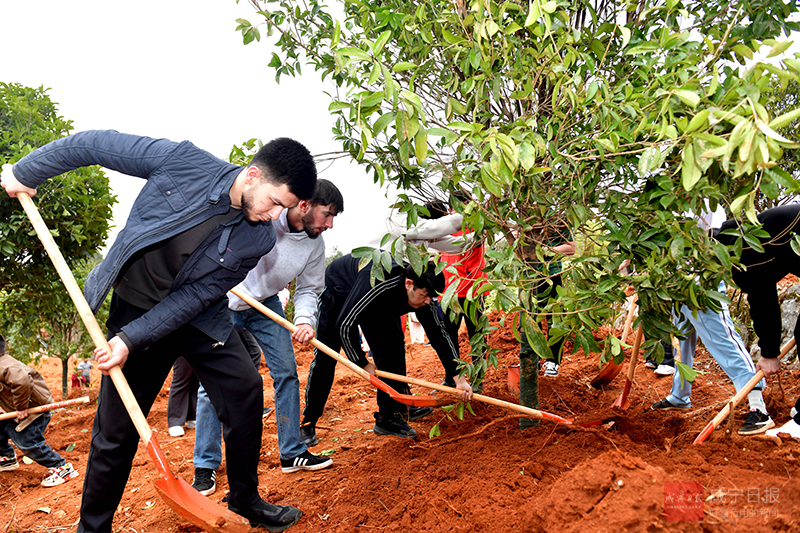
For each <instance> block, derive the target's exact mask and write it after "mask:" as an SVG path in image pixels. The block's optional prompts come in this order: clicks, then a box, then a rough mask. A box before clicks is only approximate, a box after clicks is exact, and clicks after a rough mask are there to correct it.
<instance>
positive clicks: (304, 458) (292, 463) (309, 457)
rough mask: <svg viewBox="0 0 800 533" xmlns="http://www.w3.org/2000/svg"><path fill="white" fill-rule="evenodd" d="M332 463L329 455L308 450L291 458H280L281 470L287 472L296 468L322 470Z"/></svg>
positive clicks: (295, 470) (296, 469)
mask: <svg viewBox="0 0 800 533" xmlns="http://www.w3.org/2000/svg"><path fill="white" fill-rule="evenodd" d="M332 464H333V460H332V459H331V458H330V457H321V456H319V455H314V454H313V453H311V452H309V451H308V450H306V451H304V452H303V453H301V454H300V455H298V456H297V457H293V458H292V459H281V472H283V473H285V474H289V473H291V472H297V471H298V470H322V469H323V468H328V467H329V466H331V465H332Z"/></svg>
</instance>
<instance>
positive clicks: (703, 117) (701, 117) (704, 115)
mask: <svg viewBox="0 0 800 533" xmlns="http://www.w3.org/2000/svg"><path fill="white" fill-rule="evenodd" d="M708 114H709V111H708V109H703V110H702V111H700V112H699V113H697V114H696V115H695V116H694V117H692V120H691V121H690V122H689V127H688V128H686V133H692V132H693V131H694V130H696V129H697V128H699V127H700V126H703V125H704V124H705V123H706V121H707V120H708Z"/></svg>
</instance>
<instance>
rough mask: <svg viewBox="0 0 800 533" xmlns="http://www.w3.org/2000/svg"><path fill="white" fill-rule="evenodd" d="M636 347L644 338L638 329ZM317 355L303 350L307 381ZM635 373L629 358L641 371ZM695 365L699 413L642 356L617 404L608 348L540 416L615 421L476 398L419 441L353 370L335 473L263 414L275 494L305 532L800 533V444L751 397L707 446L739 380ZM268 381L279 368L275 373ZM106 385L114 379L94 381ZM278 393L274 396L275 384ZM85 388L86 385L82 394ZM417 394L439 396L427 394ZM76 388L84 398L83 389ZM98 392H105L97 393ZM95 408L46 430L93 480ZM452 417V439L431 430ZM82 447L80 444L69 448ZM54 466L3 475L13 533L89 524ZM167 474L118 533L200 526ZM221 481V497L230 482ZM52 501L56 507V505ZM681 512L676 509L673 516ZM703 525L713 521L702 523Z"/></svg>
mask: <svg viewBox="0 0 800 533" xmlns="http://www.w3.org/2000/svg"><path fill="white" fill-rule="evenodd" d="M496 319H497V317H496V316H495V320H494V323H495V325H497V326H498V327H499V329H498V331H495V332H494V333H493V334H492V336H491V338H490V344H491V345H492V346H494V347H496V348H498V349H499V350H500V355H499V357H498V359H499V366H498V368H497V369H493V370H490V372H489V374H488V376H487V379H486V384H485V394H487V395H488V396H493V397H496V398H500V399H502V400H506V401H511V402H514V401H516V398H515V397H514V396H513V395H512V394H510V393H509V392H508V388H507V369H508V367H509V366H510V365H513V364H515V363H516V362H517V352H518V345H517V342H516V341H515V340H514V337H513V335H512V333H511V332H510V328H509V325H510V320H509V321H508V322H509V324H506V325H505V326H502V325H500V324H498V323H497V321H496ZM629 342H632V337H631V338H629ZM407 353H408V357H407V359H408V367H409V375H411V376H414V377H418V378H422V379H427V380H429V381H435V382H439V381H441V379H442V377H443V376H442V370H441V366H440V364H439V363H438V360H437V358H436V356H435V354H434V353H433V351H432V350H431V349H430V348H428V347H423V346H409V347H408V350H407ZM311 359H312V352H311V351H310V350H309V349H307V348H303V349H299V348H298V350H297V360H298V363H299V368H300V373H301V382H302V383H301V384H302V385H304V383H305V382H304V380H305V372H306V371H307V369H308V366H309V363H310V362H311ZM59 363H60V362H59V361H58V360H55V359H51V360H48V361H46V362H45V363H44V364H43V365H42V367H41V368H40V371H41V372H42V373H43V375H45V377H46V379H47V380H48V383H49V384H50V387H51V389H52V390H53V391H57V390H59V389H60V364H59ZM626 368H627V365H626ZM696 368H697V369H698V370H701V371H703V372H704V374H703V375H700V376H699V377H698V379H697V382H696V383H695V388H694V393H693V397H692V399H693V403H694V410H693V411H692V412H689V413H676V412H654V411H651V410H650V409H649V406H650V404H651V403H652V402H654V401H656V400H658V399H661V398H663V397H664V396H665V395H666V393H667V391H668V390H669V387H670V380H669V379H668V378H660V379H659V378H656V377H655V376H654V374H653V373H652V371H650V370H648V369H646V368H644V365H639V367H638V368H637V372H636V383H635V385H634V387H633V390H632V391H631V394H630V396H629V398H630V400H631V403H632V406H631V407H630V408H629V409H627V410H625V411H621V410H615V409H612V407H611V404H612V403H613V402H614V400H615V399H616V398H617V397H618V396H619V394H620V392H621V390H622V387H623V385H624V383H625V372H624V371H623V372H622V373H621V374H620V375H619V376H618V377H617V378H616V379H615V380H614V381H613V382H612V383H611V384H610V385H609V386H608V387H607V388H606V389H605V390H596V389H594V388H592V387H591V386H590V381H591V379H592V377H594V376H595V375H596V374H597V371H598V356H597V354H590V356H589V357H588V358H587V357H584V356H583V354H582V353H581V352H578V353H576V354H572V355H567V356H566V360H565V362H564V364H563V365H562V367H561V375H560V376H559V377H558V378H555V379H550V378H542V379H541V380H540V387H541V392H540V395H541V409H542V410H544V411H548V412H551V413H555V414H558V415H561V416H564V417H575V418H576V421H577V422H583V421H594V420H602V419H608V418H610V417H615V419H614V420H613V421H611V422H609V423H607V424H605V425H597V426H593V427H591V428H581V427H577V426H562V425H556V424H553V423H550V422H544V423H543V424H542V425H541V426H540V427H538V428H534V429H529V430H526V431H524V432H521V431H520V430H519V429H518V425H517V416H516V415H515V413H514V412H512V411H508V410H504V409H502V408H500V407H495V406H492V405H488V404H484V403H478V402H473V404H472V408H473V410H474V412H475V415H474V416H473V415H471V414H469V413H467V414H466V415H465V418H464V419H463V420H458V419H452V420H451V419H448V417H447V416H446V414H445V413H444V412H443V411H442V410H437V411H435V412H434V414H433V415H431V416H429V417H428V418H426V419H423V420H421V421H418V422H413V423H412V425H413V426H414V427H415V428H416V430H417V432H418V433H419V435H420V437H419V438H418V439H417V440H416V441H406V440H402V439H396V438H388V437H379V436H376V435H375V434H374V433H373V432H372V425H373V418H372V412H373V411H374V410H375V409H376V407H375V394H374V391H373V389H372V387H371V386H370V385H369V384H367V383H365V382H362V381H360V379H359V378H357V377H355V376H353V375H350V374H348V373H347V372H346V371H345V370H344V369H342V368H339V370H338V373H337V376H338V377H337V381H336V383H335V385H334V390H333V393H332V394H331V399H330V401H329V404H328V408H327V410H326V413H325V416H324V417H323V419H322V420H321V421H320V424H319V426H318V435H319V437H320V439H321V442H320V444H319V445H318V446H316V447H315V448H313V450H312V451H314V452H316V453H320V452H322V451H324V450H331V451H333V454H332V458H333V460H334V466H333V467H332V468H329V469H326V470H321V471H318V472H313V473H295V474H283V473H281V471H280V468H279V464H278V449H277V436H276V429H275V421H274V417H270V418H268V419H266V420H265V421H264V435H263V441H262V444H263V446H262V460H261V463H260V466H259V477H260V480H261V490H262V496H263V497H264V498H265V499H266V500H268V501H271V502H274V503H280V504H291V505H295V506H297V507H299V508H300V509H302V510H303V512H304V513H305V516H304V517H303V519H302V520H301V521H300V522H299V523H298V524H297V525H296V526H295V527H293V528H291V529H290V531H292V532H293V533H305V532H321V531H326V532H341V533H344V532H351V531H352V532H355V531H359V532H368V531H373V530H383V531H389V532H406V531H424V532H436V533H439V532H448V531H452V532H476V531H478V532H482V531H493V532H505V531H531V532H533V531H559V532H560V531H609V532H611V531H614V532H616V531H621V530H629V531H650V532H657V531H712V532H723V531H725V532H728V531H749V532H766V531H800V508H799V507H798V503H797V502H798V501H800V484H798V483H797V479H798V477H800V461H799V460H798V458H800V443H798V442H796V441H794V440H791V439H788V440H782V439H779V438H774V437H765V436H756V437H741V436H739V435H737V434H736V429H737V428H738V427H739V426H740V425H741V423H742V421H743V417H744V414H745V410H746V406H740V407H739V408H737V410H736V420H735V421H734V422H733V428H732V429H733V431H729V430H730V425H729V423H728V422H726V423H724V424H723V425H722V427H720V428H718V429H717V430H716V431H715V432H714V433H713V434H712V435H711V437H710V438H709V440H708V441H707V442H706V443H704V444H702V445H698V446H694V445H692V441H693V440H694V438H695V437H696V436H697V434H698V433H699V432H700V430H702V429H703V427H704V426H705V425H706V424H707V423H708V421H709V420H711V418H713V416H714V415H715V414H716V413H717V412H718V411H719V410H720V409H721V408H722V407H723V406H724V402H725V401H726V400H727V399H729V398H730V397H731V396H732V395H733V387H732V385H731V384H730V382H729V380H728V379H727V378H726V377H725V375H724V374H723V373H722V372H721V371H720V369H719V367H718V366H717V365H716V364H715V363H714V362H713V360H712V359H711V357H710V356H708V354H702V355H699V356H698V358H697V359H696ZM262 372H263V373H264V374H268V372H266V369H265V368H262ZM93 377H94V383H95V384H96V383H97V382H98V377H99V375H98V374H97V373H96V372H95V373H94V374H93ZM798 377H800V375H798V371H797V369H793V370H788V369H784V370H783V371H782V372H781V374H780V378H779V379H778V378H772V379H771V380H770V386H769V388H768V390H767V391H765V397H766V399H767V404H768V406H769V409H770V413H771V414H772V417H773V418H774V419H775V420H776V422H777V423H779V424H782V423H783V422H785V421H786V420H787V419H788V414H789V410H790V409H791V407H792V405H793V404H794V401H795V400H796V399H797V397H798V396H800V385H799V384H798V381H799V380H798ZM264 389H265V398H266V400H265V401H266V403H267V405H272V391H271V380H270V379H269V376H265V386H264ZM167 391H168V383H167V384H165V386H164V389H163V390H162V393H161V395H160V396H159V398H158V399H157V401H156V404H155V405H154V406H153V409H152V412H151V413H150V416H149V418H148V420H149V422H150V424H151V425H152V426H153V427H154V428H155V430H156V431H157V432H158V433H157V434H158V436H159V439H160V444H161V447H162V448H163V449H164V451H165V453H166V454H167V458H168V459H169V461H170V467H171V468H172V470H173V471H174V472H175V473H177V474H178V475H180V476H182V477H183V478H184V479H186V480H187V481H189V482H190V483H191V480H192V475H193V471H194V469H193V466H192V446H193V444H194V439H193V438H192V437H193V435H192V431H191V430H190V431H187V435H186V436H184V437H181V438H170V437H169V436H168V433H167V419H166V405H167ZM83 392H84V393H85V389H84V391H83ZM415 392H426V391H424V390H422V391H420V390H417V391H415ZM80 394H81V392H80V391H74V392H73V393H72V396H78V395H80ZM89 394H90V395H91V396H92V397H93V398H94V397H96V390H95V389H91V390H89ZM93 414H94V403H90V404H88V405H86V406H82V407H77V408H70V409H68V410H66V411H59V412H57V413H55V414H54V416H53V421H52V422H51V424H50V427H49V429H48V432H47V439H48V441H49V443H50V445H51V446H52V447H53V448H54V449H56V450H57V451H58V452H59V453H60V454H62V455H63V456H64V457H65V458H67V460H68V461H71V462H72V463H73V465H75V467H76V468H77V469H78V470H79V471H80V472H81V473H82V472H83V471H84V468H85V460H86V455H87V452H88V450H89V438H90V434H91V425H92V418H93ZM437 422H439V423H440V425H441V431H442V434H441V436H440V437H437V438H433V439H430V438H428V433H429V431H430V429H431V427H432V426H433V425H434V424H435V423H437ZM72 444H74V448H73V449H72V450H71V451H66V449H67V447H68V446H70V445H72ZM45 474H46V471H45V469H44V467H42V466H40V465H37V464H30V465H27V464H21V465H20V468H19V469H18V470H15V471H13V472H3V473H0V532H3V533H5V532H12V531H13V532H40V531H41V532H45V531H56V530H62V529H64V530H70V531H74V529H75V527H76V522H77V520H78V507H79V505H80V497H81V485H82V482H83V478H82V477H81V478H78V479H75V480H72V481H69V482H68V483H66V484H64V485H61V486H59V487H56V488H51V489H46V488H44V487H41V486H40V485H39V482H40V481H41V480H42V478H43V477H44V476H45ZM155 477H156V470H155V468H154V466H153V465H152V464H151V461H150V459H149V457H148V455H147V452H146V450H145V449H144V447H142V446H141V445H140V447H139V453H138V454H137V457H136V459H135V461H134V468H133V472H132V474H131V478H130V481H129V482H128V486H127V489H126V491H125V496H124V498H123V500H122V504H121V506H120V508H119V510H118V512H117V515H116V520H115V524H114V528H115V531H124V532H136V533H141V532H153V533H160V532H195V531H199V529H197V528H195V527H194V526H191V525H189V524H187V523H186V522H184V521H182V520H181V519H180V518H179V517H178V516H177V515H176V514H175V513H174V512H172V511H171V510H170V509H169V508H168V507H167V506H166V505H165V504H164V502H163V501H161V500H160V499H159V497H158V495H157V494H156V491H155V489H154V487H153V484H152V483H151V481H152V480H153V479H155ZM226 481H227V480H226V477H225V473H224V465H223V469H222V470H221V471H220V472H219V475H218V477H217V492H216V493H215V494H213V495H212V496H210V498H211V499H212V500H215V501H217V502H219V501H221V500H222V498H223V496H224V495H225V493H226V489H227V483H226ZM675 482H689V483H696V484H699V485H701V486H702V496H701V497H700V498H699V499H700V500H701V501H700V502H696V501H695V500H692V503H691V505H690V506H691V507H692V508H693V512H695V513H698V515H697V516H696V519H695V520H682V521H671V520H667V519H668V518H672V517H673V515H668V516H665V498H673V500H672V501H673V505H678V504H677V503H674V502H677V498H678V492H677V491H676V489H675V487H674V483H675ZM42 508H48V509H49V512H44V511H43V510H41V509H42ZM670 512H672V511H670ZM700 518H701V519H702V520H698V519H700Z"/></svg>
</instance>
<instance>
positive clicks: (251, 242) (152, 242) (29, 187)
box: [1, 131, 316, 533]
mask: <svg viewBox="0 0 800 533" xmlns="http://www.w3.org/2000/svg"><path fill="white" fill-rule="evenodd" d="M94 164H99V165H102V166H104V167H106V168H110V169H112V170H117V171H119V172H123V173H125V174H128V175H130V176H134V177H139V178H142V179H145V180H147V183H146V185H145V186H144V188H143V189H142V191H141V192H140V193H139V196H138V197H137V198H136V201H135V202H134V204H133V208H132V209H131V214H130V216H129V218H128V221H127V223H126V225H125V227H124V228H123V230H122V231H121V232H120V233H119V235H118V237H117V239H116V240H115V242H114V244H113V245H112V246H111V248H110V249H109V251H108V253H107V254H106V257H105V259H104V260H103V261H102V262H101V263H100V264H99V265H98V266H97V267H96V268H95V269H94V270H93V271H92V273H91V274H90V276H89V277H88V278H87V280H86V284H85V289H84V292H85V294H86V295H87V300H88V301H89V304H90V305H91V306H92V308H93V309H94V310H95V311H96V310H97V308H98V307H99V306H100V304H102V302H103V300H104V299H105V296H106V294H107V292H108V291H109V290H110V289H111V287H112V286H113V289H114V293H113V295H112V298H111V306H110V310H109V318H108V322H107V323H106V325H107V326H108V332H109V338H110V340H109V346H110V347H111V350H112V353H110V354H109V353H106V352H105V350H102V349H97V350H95V355H96V356H97V361H98V365H97V367H98V369H100V370H101V371H102V372H103V374H104V376H103V381H102V386H101V389H100V397H99V404H98V409H97V414H96V415H95V420H94V428H93V430H92V443H91V449H90V451H89V457H88V461H87V467H86V476H85V481H84V487H83V500H82V503H81V519H80V522H79V524H78V532H79V533H83V532H92V533H108V532H110V531H111V528H112V521H113V517H114V512H115V511H116V509H117V506H118V505H119V502H120V500H121V498H122V493H123V491H124V489H125V484H126V482H127V479H128V476H129V474H130V470H131V465H132V461H133V458H134V456H135V454H136V449H137V445H138V441H139V436H138V433H137V431H136V428H135V427H134V425H133V423H132V422H131V420H130V418H129V417H128V416H127V414H126V409H125V407H124V405H123V403H122V401H121V399H120V397H119V395H118V394H117V391H116V389H115V387H114V386H113V384H112V383H111V381H110V378H109V377H108V375H107V373H108V370H109V369H110V368H111V367H113V366H116V365H119V366H120V367H123V373H124V374H125V377H126V378H127V381H128V383H129V385H130V387H131V389H132V391H133V393H134V396H135V397H136V400H137V402H138V403H139V405H140V406H141V408H142V411H143V412H144V413H145V416H146V415H147V412H148V411H149V410H150V407H151V406H152V404H153V401H154V400H155V398H156V396H157V395H158V393H159V391H160V390H161V387H162V386H163V384H164V380H165V378H166V376H167V375H168V373H169V370H170V368H171V367H172V365H173V363H174V362H175V359H176V358H177V357H178V356H180V355H182V356H184V357H185V358H186V360H187V361H188V362H189V364H190V365H191V366H192V368H193V370H194V371H195V372H196V373H197V375H198V377H199V378H200V380H201V381H202V382H203V384H204V385H205V386H206V391H207V392H208V395H209V397H210V398H211V402H212V404H213V405H214V408H215V410H216V412H217V414H218V416H219V419H220V421H221V422H222V424H223V434H224V436H225V441H226V443H227V444H228V446H227V454H226V459H227V473H228V481H229V486H230V490H231V493H230V499H229V502H228V507H229V508H230V509H231V510H232V511H233V512H236V513H238V514H241V515H242V516H244V517H245V518H247V519H248V520H250V523H251V524H252V525H259V526H264V527H266V528H268V529H270V531H283V530H284V529H286V528H288V527H290V526H291V525H293V524H295V523H296V522H297V521H298V520H299V519H300V517H301V516H302V513H301V512H300V510H299V509H296V508H294V507H291V506H276V505H272V504H269V503H267V502H265V501H263V500H262V499H261V497H260V496H259V494H258V472H257V467H258V458H259V454H260V449H261V428H262V426H261V413H262V408H263V390H262V382H261V376H260V375H259V373H258V371H257V370H256V369H255V368H254V367H253V363H252V361H251V359H250V357H249V355H248V354H247V351H246V350H245V348H244V346H243V345H242V342H241V340H240V339H239V336H238V334H237V333H236V332H235V331H234V329H233V324H232V322H231V317H230V314H229V312H228V305H227V302H228V300H227V297H226V294H227V292H228V290H230V289H231V288H233V287H234V286H236V285H237V284H238V283H239V282H240V281H242V280H243V279H244V278H245V276H246V275H247V273H248V272H249V271H250V269H252V268H253V267H254V266H255V265H256V264H257V263H258V261H259V259H260V258H261V257H262V256H263V255H265V254H266V253H267V252H269V250H270V249H271V248H272V247H273V246H274V244H275V232H274V230H273V228H272V224H271V220H272V219H275V218H277V217H278V215H279V214H280V213H281V211H282V210H283V209H284V208H286V207H292V206H294V205H296V204H297V203H298V202H299V200H302V199H309V198H311V196H312V194H313V192H314V187H315V186H316V167H315V165H314V160H313V157H312V156H311V154H310V153H309V152H308V150H307V149H306V148H305V147H304V146H303V145H301V144H300V143H298V142H296V141H293V140H291V139H276V140H274V141H271V142H270V143H268V144H266V145H265V146H264V147H263V148H261V150H259V152H258V153H257V154H256V155H255V156H254V158H253V160H252V161H251V162H250V164H249V165H248V166H247V167H238V166H235V165H231V164H229V163H226V162H224V161H222V160H220V159H218V158H216V157H214V156H212V155H211V154H209V153H207V152H204V151H203V150H200V149H198V148H196V147H195V146H193V145H192V144H191V143H188V142H183V143H174V142H171V141H168V140H166V139H150V138H146V137H138V136H133V135H125V134H121V133H118V132H115V131H90V132H82V133H78V134H75V135H72V136H70V137H65V138H63V139H59V140H57V141H54V142H52V143H49V144H47V145H45V146H43V147H42V148H39V149H37V150H35V151H33V152H32V153H30V154H29V155H27V156H25V157H24V158H22V159H21V160H20V161H18V162H17V163H16V164H15V165H13V167H11V165H4V167H3V173H2V180H1V181H2V186H3V188H4V189H5V190H6V192H8V194H9V196H11V197H15V196H16V195H17V194H18V193H20V192H26V193H28V194H29V195H30V196H33V195H34V194H36V188H37V187H38V186H39V185H41V184H42V183H43V182H44V181H45V180H47V179H48V178H51V177H53V176H56V175H59V174H61V173H64V172H66V171H68V170H71V169H73V168H77V167H80V166H88V165H94ZM123 365H124V366H123Z"/></svg>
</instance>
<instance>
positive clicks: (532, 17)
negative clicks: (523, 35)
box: [525, 0, 542, 28]
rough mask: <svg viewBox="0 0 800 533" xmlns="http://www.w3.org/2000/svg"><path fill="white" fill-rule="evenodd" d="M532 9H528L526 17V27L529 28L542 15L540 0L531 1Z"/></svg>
mask: <svg viewBox="0 0 800 533" xmlns="http://www.w3.org/2000/svg"><path fill="white" fill-rule="evenodd" d="M530 6H531V9H530V11H528V16H527V17H525V27H526V28H528V27H530V26H532V25H534V24H535V23H536V21H537V20H539V17H541V16H542V13H541V11H540V10H539V0H532V1H531V3H530Z"/></svg>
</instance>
